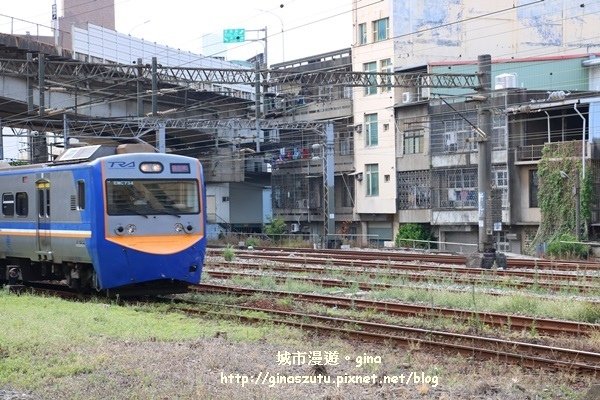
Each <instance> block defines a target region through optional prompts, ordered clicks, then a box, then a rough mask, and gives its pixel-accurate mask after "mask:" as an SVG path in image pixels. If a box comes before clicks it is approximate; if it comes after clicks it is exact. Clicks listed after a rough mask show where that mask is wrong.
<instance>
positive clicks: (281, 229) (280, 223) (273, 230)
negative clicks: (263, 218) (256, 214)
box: [264, 217, 287, 241]
mask: <svg viewBox="0 0 600 400" xmlns="http://www.w3.org/2000/svg"><path fill="white" fill-rule="evenodd" d="M286 231H287V224H286V223H285V221H284V220H283V219H281V218H279V217H277V218H274V219H273V220H271V222H270V223H268V224H267V225H265V227H264V232H265V233H266V234H267V235H268V236H269V237H271V238H272V239H273V240H275V241H279V240H281V235H283V234H284V233H285V232H286Z"/></svg>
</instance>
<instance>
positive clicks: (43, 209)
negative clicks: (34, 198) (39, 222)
mask: <svg viewBox="0 0 600 400" xmlns="http://www.w3.org/2000/svg"><path fill="white" fill-rule="evenodd" d="M38 211H39V216H40V217H49V216H50V189H38Z"/></svg>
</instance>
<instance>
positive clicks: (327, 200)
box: [322, 122, 335, 247]
mask: <svg viewBox="0 0 600 400" xmlns="http://www.w3.org/2000/svg"><path fill="white" fill-rule="evenodd" d="M333 137H334V132H333V123H332V122H329V123H327V124H326V125H325V147H324V149H323V160H322V162H323V163H324V164H323V200H324V207H323V211H324V212H325V213H326V214H327V215H325V219H324V221H325V224H324V228H325V232H324V236H325V243H326V244H327V246H328V247H333V245H332V242H333V239H334V238H335V236H333V235H335V185H334V179H335V157H334V143H333V142H334V140H333ZM330 244H331V246H330Z"/></svg>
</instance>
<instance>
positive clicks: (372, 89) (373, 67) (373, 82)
mask: <svg viewBox="0 0 600 400" xmlns="http://www.w3.org/2000/svg"><path fill="white" fill-rule="evenodd" d="M363 71H364V72H373V73H376V72H377V62H375V61H373V62H368V63H364V64H363ZM368 80H369V86H365V95H370V94H377V77H376V76H369V78H368Z"/></svg>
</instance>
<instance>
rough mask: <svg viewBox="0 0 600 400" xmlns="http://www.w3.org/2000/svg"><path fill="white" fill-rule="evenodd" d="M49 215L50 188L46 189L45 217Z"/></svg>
mask: <svg viewBox="0 0 600 400" xmlns="http://www.w3.org/2000/svg"><path fill="white" fill-rule="evenodd" d="M49 216H50V189H46V217H49Z"/></svg>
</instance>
